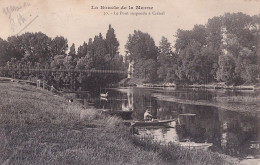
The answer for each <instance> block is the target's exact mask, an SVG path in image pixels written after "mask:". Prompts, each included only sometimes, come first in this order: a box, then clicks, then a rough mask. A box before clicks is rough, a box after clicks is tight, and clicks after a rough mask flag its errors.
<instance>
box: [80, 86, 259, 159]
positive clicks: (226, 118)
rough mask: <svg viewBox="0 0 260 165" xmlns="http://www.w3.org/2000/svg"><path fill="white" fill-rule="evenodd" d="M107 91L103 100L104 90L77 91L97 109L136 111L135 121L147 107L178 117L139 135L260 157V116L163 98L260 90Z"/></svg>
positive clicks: (203, 97)
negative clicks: (165, 126) (164, 125)
mask: <svg viewBox="0 0 260 165" xmlns="http://www.w3.org/2000/svg"><path fill="white" fill-rule="evenodd" d="M106 91H108V92H109V97H108V99H100V97H99V93H100V91H97V92H93V93H91V94H82V93H81V94H77V97H78V99H79V100H80V101H82V103H83V104H85V105H86V106H87V105H89V104H88V103H89V102H92V103H93V106H95V107H96V108H104V109H112V110H125V111H127V110H134V113H133V114H132V116H131V117H132V119H133V120H142V119H143V114H144V112H145V110H146V109H150V110H151V113H152V115H153V116H154V117H156V118H157V119H161V120H164V119H175V121H173V122H172V123H170V126H171V127H169V128H139V129H138V130H139V133H140V135H139V136H146V137H149V138H152V140H155V141H160V142H163V143H165V142H174V143H177V144H178V145H181V146H185V147H189V148H203V149H209V150H212V151H217V152H219V153H224V154H227V155H231V156H233V157H237V158H240V159H247V158H257V159H259V158H260V142H259V140H260V138H259V137H260V124H259V123H260V118H259V116H258V117H257V116H250V115H245V114H242V113H238V112H231V111H225V110H223V109H219V108H217V107H211V106H205V105H192V104H181V103H175V102H169V101H164V99H163V96H168V97H169V96H170V97H172V98H176V99H185V100H204V101H205V100H207V101H212V100H213V99H214V98H215V97H216V96H218V97H227V96H257V95H259V93H256V92H234V91H224V90H223V91H217V92H215V91H208V90H188V89H185V90H184V89H178V90H176V89H159V88H158V89H151V88H136V87H134V88H117V89H102V91H101V92H106ZM155 96H156V97H155ZM149 135H150V136H149Z"/></svg>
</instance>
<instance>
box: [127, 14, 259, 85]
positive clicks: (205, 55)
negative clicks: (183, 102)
mask: <svg viewBox="0 0 260 165" xmlns="http://www.w3.org/2000/svg"><path fill="white" fill-rule="evenodd" d="M259 30H260V16H259V15H258V16H256V15H255V16H249V15H246V14H244V13H241V12H239V13H232V14H231V13H226V14H224V15H223V16H218V17H213V18H211V19H209V20H208V22H207V23H206V24H205V25H195V26H194V27H193V29H192V30H182V29H178V30H177V32H176V34H175V36H174V37H175V38H176V40H175V43H174V45H173V46H172V45H171V43H170V42H169V41H168V39H167V38H166V37H162V39H161V41H160V43H159V46H158V47H157V46H156V45H155V42H154V40H153V38H152V37H151V36H150V35H149V34H148V33H144V32H141V31H134V33H133V34H130V35H129V37H128V41H127V44H126V45H125V48H126V54H127V58H128V59H129V61H134V63H135V65H134V77H136V78H142V79H145V80H146V81H148V82H156V81H159V82H174V83H185V84H195V83H198V84H207V83H213V82H225V83H226V84H233V85H239V84H245V83H247V84H252V83H255V82H256V78H257V76H258V75H259V74H260V72H259V66H260V31H259Z"/></svg>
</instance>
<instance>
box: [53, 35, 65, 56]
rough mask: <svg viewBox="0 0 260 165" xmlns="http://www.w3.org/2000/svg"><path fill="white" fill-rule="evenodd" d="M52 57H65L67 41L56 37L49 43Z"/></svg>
mask: <svg viewBox="0 0 260 165" xmlns="http://www.w3.org/2000/svg"><path fill="white" fill-rule="evenodd" d="M51 47H52V57H54V56H56V55H65V54H66V51H67V50H68V40H67V39H66V38H64V37H62V36H56V37H55V38H54V39H53V40H52V41H51Z"/></svg>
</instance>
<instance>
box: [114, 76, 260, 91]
mask: <svg viewBox="0 0 260 165" xmlns="http://www.w3.org/2000/svg"><path fill="white" fill-rule="evenodd" d="M119 86H124V87H129V86H137V87H148V88H158V87H163V88H165V87H177V88H193V89H195V88H203V89H214V90H218V89H225V90H238V91H239V90H259V89H260V83H256V84H254V85H253V84H251V85H238V86H234V85H226V84H225V83H213V84H192V85H188V84H174V83H162V82H161V83H145V80H144V79H138V78H125V79H123V80H122V81H121V82H120V83H119Z"/></svg>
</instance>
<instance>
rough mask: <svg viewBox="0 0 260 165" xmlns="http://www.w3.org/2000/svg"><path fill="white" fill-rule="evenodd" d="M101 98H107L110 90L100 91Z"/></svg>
mask: <svg viewBox="0 0 260 165" xmlns="http://www.w3.org/2000/svg"><path fill="white" fill-rule="evenodd" d="M100 97H101V98H107V97H108V92H106V93H100Z"/></svg>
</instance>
